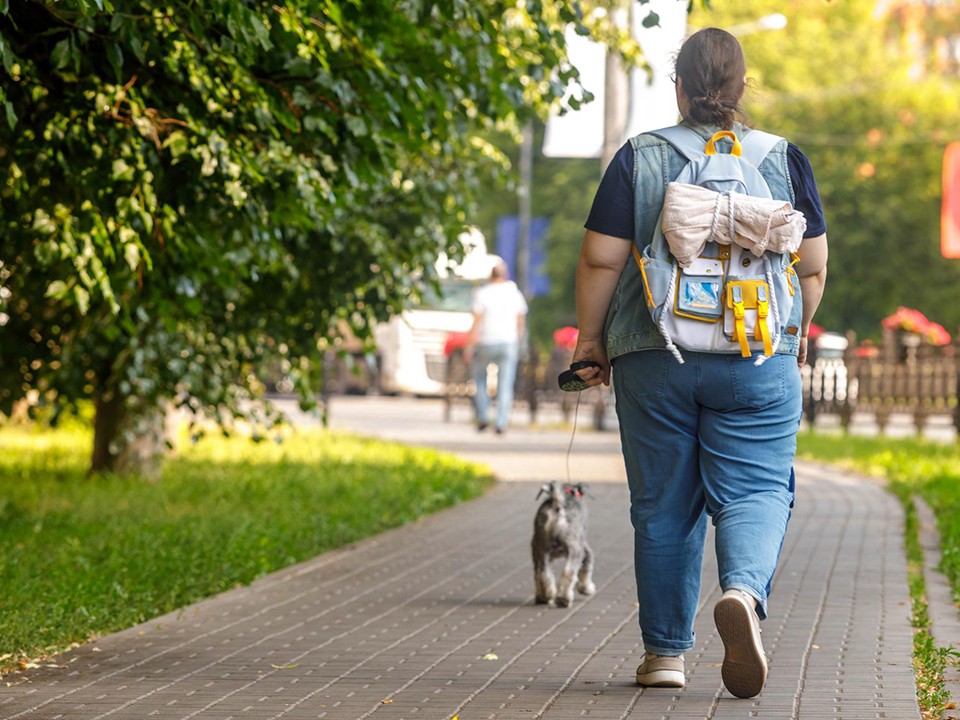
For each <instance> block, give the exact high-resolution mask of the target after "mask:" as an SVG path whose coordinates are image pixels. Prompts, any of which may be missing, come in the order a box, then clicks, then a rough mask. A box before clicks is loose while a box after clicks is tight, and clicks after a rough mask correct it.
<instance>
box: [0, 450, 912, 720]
mask: <svg viewBox="0 0 960 720" xmlns="http://www.w3.org/2000/svg"><path fill="white" fill-rule="evenodd" d="M580 479H585V480H589V478H580ZM538 487H539V486H538V484H535V483H528V482H514V483H501V484H499V485H498V486H497V487H496V488H494V489H493V490H492V491H491V492H490V493H489V494H488V495H486V496H485V497H483V498H482V499H479V500H477V501H474V502H471V503H467V504H465V505H462V506H459V507H456V508H453V509H450V510H447V511H444V512H441V513H439V514H437V515H435V516H432V517H429V518H426V519H425V520H423V521H420V522H417V523H414V524H411V525H409V526H406V527H403V528H400V529H397V530H394V531H390V532H387V533H384V534H383V535H380V536H378V537H375V538H372V539H370V540H368V541H364V542H361V543H358V544H356V545H354V546H351V547H349V548H345V549H343V550H340V551H336V552H331V553H327V554H325V555H322V556H320V557H318V558H316V559H314V560H312V561H309V562H306V563H303V564H301V565H298V566H296V567H293V568H290V569H287V570H285V571H282V572H280V573H277V574H274V575H271V576H269V577H267V578H264V579H263V580H261V581H259V582H257V583H255V584H254V585H252V586H250V587H248V588H243V589H238V590H235V591H231V592H228V593H225V594H223V595H220V596H217V597H215V598H212V599H210V600H207V601H205V602H202V603H199V604H197V605H195V606H192V607H189V608H186V609H184V610H181V611H179V612H176V613H172V614H170V615H167V616H165V617H161V618H158V619H155V620H152V621H150V622H147V623H144V624H143V625H141V626H138V627H135V628H132V629H129V630H127V631H124V632H121V633H118V634H116V635H112V636H110V637H106V638H103V639H101V640H100V641H98V642H96V643H94V644H90V645H87V646H84V647H82V648H79V649H77V650H75V651H73V652H70V653H68V654H66V655H64V656H62V657H61V658H58V660H57V661H56V662H57V664H58V665H59V666H60V667H58V668H43V669H38V670H35V671H32V672H31V673H30V674H28V675H27V676H26V679H25V681H22V682H20V683H19V684H16V685H15V686H13V687H5V688H2V689H0V718H4V719H6V720H18V719H20V718H23V719H24V720H38V719H42V720H56V719H58V718H67V719H70V720H81V719H82V720H100V719H101V718H114V719H116V720H120V719H127V718H129V719H134V718H136V719H138V720H141V719H144V718H164V719H168V718H169V719H171V720H172V719H176V720H188V719H189V718H203V719H211V720H212V719H214V718H216V719H218V720H241V719H246V718H255V719H257V720H267V719H269V720H274V719H277V718H288V719H289V720H300V719H302V718H330V719H333V720H363V719H365V718H374V720H393V719H397V718H411V719H416V718H429V719H432V720H435V719H442V718H451V717H453V716H456V715H459V718H460V719H461V720H467V719H468V718H469V719H471V720H472V719H475V718H484V719H490V720H494V719H507V718H509V719H514V718H548V719H549V720H565V719H568V718H569V719H572V718H583V717H588V718H600V719H602V720H618V719H620V718H627V717H632V718H644V719H647V718H651V719H658V720H659V719H664V720H681V719H693V718H716V719H721V718H777V719H778V720H784V719H786V718H809V719H811V720H812V719H814V718H816V719H821V718H843V719H844V720H852V719H854V718H893V719H895V720H907V719H916V718H919V713H918V710H917V704H916V700H915V691H914V679H913V671H912V668H911V660H910V658H911V642H912V641H911V628H910V625H909V622H908V615H909V604H908V591H907V583H906V567H905V561H904V553H903V549H902V548H903V542H902V527H901V526H902V512H901V510H900V507H899V505H898V503H897V502H896V500H895V499H894V498H893V497H892V496H890V495H889V494H887V493H886V492H884V491H883V490H882V489H881V488H880V487H879V486H877V485H875V484H873V483H871V482H869V481H863V480H858V479H856V478H844V477H840V476H838V475H837V474H836V473H833V472H829V471H826V470H824V469H821V468H819V467H816V466H811V465H803V466H801V467H800V468H799V469H798V502H797V507H796V510H795V512H794V516H793V519H792V521H791V524H790V529H789V532H788V535H787V539H786V542H785V544H784V548H783V553H782V560H781V566H780V571H779V576H778V578H777V581H776V584H775V588H774V594H773V596H772V598H771V615H770V618H769V619H768V620H767V621H766V622H765V623H764V624H763V639H764V643H765V647H766V651H767V654H768V656H769V658H770V674H769V679H768V682H767V685H766V688H765V690H764V692H763V693H762V694H761V695H760V696H758V697H757V698H754V699H750V700H740V699H736V698H733V697H732V696H731V695H730V694H729V693H727V692H726V691H725V690H724V689H723V686H722V684H721V681H720V662H721V660H722V655H723V651H722V645H721V643H720V640H719V637H718V636H717V634H716V631H715V629H714V627H713V622H712V607H713V603H714V602H715V601H716V600H717V598H718V597H719V588H718V587H717V584H716V568H715V563H714V559H713V558H712V553H708V554H707V559H706V560H705V566H704V587H703V591H702V596H701V602H702V606H701V611H700V614H699V616H698V619H697V625H696V630H697V644H696V648H695V649H694V650H693V651H692V652H690V653H688V654H687V686H686V688H684V689H683V690H682V691H676V690H671V689H656V688H651V689H646V690H644V689H642V688H639V687H638V686H636V684H635V683H634V671H635V668H636V666H637V664H638V663H639V661H640V656H641V655H642V652H643V649H642V646H641V644H640V633H639V630H638V627H637V610H636V599H635V588H634V583H635V581H634V577H633V571H632V550H631V544H632V543H631V532H630V527H629V521H628V515H627V493H626V489H625V488H624V487H623V485H622V484H621V483H610V482H607V483H602V482H600V483H596V484H594V485H593V486H592V487H591V494H592V498H590V499H589V501H588V502H589V507H590V513H591V523H590V533H589V535H590V541H591V544H592V545H593V547H594V549H595V552H596V555H597V566H596V571H595V581H596V583H597V593H596V595H595V596H593V597H591V598H586V599H585V598H582V597H578V598H577V600H576V601H575V603H574V605H573V607H571V608H569V609H557V608H550V607H546V606H542V605H535V604H534V603H533V578H532V570H531V562H530V556H529V542H530V533H531V530H532V521H533V514H534V511H535V508H536V500H535V496H536V493H537V489H538ZM651 581H652V582H655V581H656V579H655V578H652V579H651ZM664 601H665V602H666V601H668V599H667V598H664Z"/></svg>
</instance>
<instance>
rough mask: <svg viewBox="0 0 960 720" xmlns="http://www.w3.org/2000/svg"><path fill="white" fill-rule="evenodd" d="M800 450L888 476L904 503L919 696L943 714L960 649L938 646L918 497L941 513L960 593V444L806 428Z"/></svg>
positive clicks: (944, 544) (925, 708)
mask: <svg viewBox="0 0 960 720" xmlns="http://www.w3.org/2000/svg"><path fill="white" fill-rule="evenodd" d="M798 455H799V456H800V457H803V458H806V459H809V460H818V461H821V462H829V463H831V464H834V465H839V466H841V467H847V468H850V469H852V470H855V471H857V472H860V473H864V474H868V475H873V476H877V477H882V478H885V479H886V480H887V481H888V487H889V488H890V490H891V491H892V492H893V493H894V494H895V495H896V496H897V497H898V498H899V499H900V501H901V503H902V504H903V507H904V515H905V519H906V524H905V528H904V535H905V545H906V548H905V550H906V556H907V575H908V583H909V586H910V599H911V610H912V613H911V614H912V618H911V621H912V623H913V627H914V635H913V654H914V657H913V664H914V670H915V672H916V676H917V700H918V702H919V705H920V711H921V713H922V715H923V717H924V718H931V719H932V718H940V717H942V716H943V713H944V711H945V710H946V709H948V708H951V707H955V705H954V703H953V702H951V699H950V694H949V692H948V691H947V690H946V688H945V686H944V673H945V672H946V669H947V666H948V665H949V664H951V663H954V664H955V663H957V660H958V658H960V653H958V652H957V650H956V649H955V648H954V647H953V646H952V645H948V646H938V645H937V644H936V641H935V639H934V637H933V636H932V635H931V634H930V618H929V606H928V603H927V593H926V581H925V579H924V575H923V567H924V561H923V550H922V548H921V545H920V527H919V519H918V515H917V510H916V505H915V502H914V498H915V497H917V496H919V497H921V498H923V499H924V501H926V502H927V504H928V505H930V507H931V509H932V510H933V512H934V513H935V514H936V516H937V526H938V528H939V531H940V542H941V552H942V560H941V566H940V570H941V571H942V572H943V573H944V574H945V575H946V576H947V578H948V580H949V581H950V586H951V588H952V591H953V597H954V600H955V601H957V600H958V599H960V513H958V512H957V511H958V509H960V447H958V446H957V445H945V444H943V443H934V442H930V441H926V440H921V439H913V438H910V439H896V440H894V439H891V438H884V437H879V438H875V437H857V436H849V435H847V436H836V435H823V434H817V433H810V432H807V433H801V435H800V437H799V442H798Z"/></svg>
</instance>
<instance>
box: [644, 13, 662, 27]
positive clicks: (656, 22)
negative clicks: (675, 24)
mask: <svg viewBox="0 0 960 720" xmlns="http://www.w3.org/2000/svg"><path fill="white" fill-rule="evenodd" d="M643 26H644V27H645V28H652V27H660V16H659V15H657V14H656V13H655V12H654V11H653V10H651V11H650V13H649V14H648V15H647V16H646V17H645V18H644V19H643Z"/></svg>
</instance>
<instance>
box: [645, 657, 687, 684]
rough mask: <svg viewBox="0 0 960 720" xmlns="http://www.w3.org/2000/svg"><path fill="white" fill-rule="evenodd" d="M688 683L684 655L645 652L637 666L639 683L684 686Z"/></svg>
mask: <svg viewBox="0 0 960 720" xmlns="http://www.w3.org/2000/svg"><path fill="white" fill-rule="evenodd" d="M686 683H687V678H686V677H685V676H684V674H683V655H677V656H672V655H653V654H651V653H644V654H643V662H642V663H640V667H638V668H637V685H644V686H645V687H674V688H682V687H683V686H684V685H686Z"/></svg>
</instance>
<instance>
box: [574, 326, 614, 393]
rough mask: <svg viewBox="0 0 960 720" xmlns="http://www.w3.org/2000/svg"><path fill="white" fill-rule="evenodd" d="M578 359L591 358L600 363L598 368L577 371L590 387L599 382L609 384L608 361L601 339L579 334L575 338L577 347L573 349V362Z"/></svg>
mask: <svg viewBox="0 0 960 720" xmlns="http://www.w3.org/2000/svg"><path fill="white" fill-rule="evenodd" d="M578 360H593V361H594V362H596V363H600V367H599V368H595V367H588V368H584V369H583V370H578V371H577V375H578V376H579V377H580V378H581V379H582V380H585V381H586V382H587V384H588V385H590V386H591V387H592V386H594V385H599V384H601V383H603V384H604V385H609V384H610V361H609V360H607V349H606V347H605V346H604V344H603V341H602V340H600V339H598V338H585V337H583V336H580V338H579V339H578V340H577V348H576V350H574V351H573V362H577V361H578Z"/></svg>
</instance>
